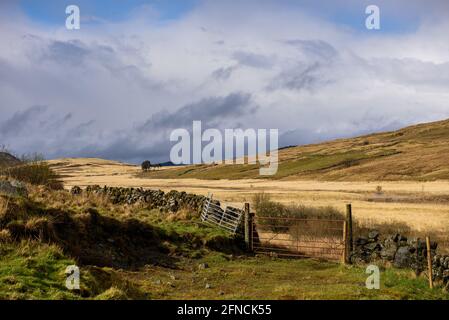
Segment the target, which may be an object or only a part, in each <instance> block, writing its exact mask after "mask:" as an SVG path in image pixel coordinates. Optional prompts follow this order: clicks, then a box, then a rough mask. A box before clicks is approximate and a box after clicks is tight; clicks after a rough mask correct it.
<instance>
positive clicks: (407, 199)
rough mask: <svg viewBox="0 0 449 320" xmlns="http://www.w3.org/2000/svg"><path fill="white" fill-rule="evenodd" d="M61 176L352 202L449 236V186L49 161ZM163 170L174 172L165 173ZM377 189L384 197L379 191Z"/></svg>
mask: <svg viewBox="0 0 449 320" xmlns="http://www.w3.org/2000/svg"><path fill="white" fill-rule="evenodd" d="M49 163H50V164H51V166H52V167H53V168H54V169H55V170H56V171H57V172H58V173H60V174H61V175H62V176H63V180H64V183H65V187H66V188H71V187H72V186H74V185H78V186H81V187H84V186H87V185H94V184H98V185H101V186H103V185H108V186H122V187H143V188H153V189H162V190H164V191H168V190H172V189H176V190H180V191H186V192H192V193H197V194H203V195H207V194H208V193H209V192H211V193H213V194H214V197H216V198H217V199H219V200H222V201H224V202H229V203H233V204H236V205H242V204H243V203H244V202H247V201H248V202H251V200H252V197H253V195H254V194H256V193H260V192H265V193H269V194H270V195H271V198H272V200H275V201H279V202H282V203H287V204H288V203H301V204H305V205H310V206H317V207H319V206H328V205H329V206H333V207H336V208H338V209H340V210H344V208H345V204H346V203H352V205H353V215H354V217H355V219H357V220H359V221H360V222H361V223H362V224H364V225H367V226H371V225H375V224H379V223H380V224H382V223H392V222H401V223H405V224H406V225H407V226H409V227H410V228H411V229H412V230H413V232H414V233H416V234H417V235H419V236H421V235H424V234H433V235H438V238H440V241H441V240H443V239H446V234H448V233H449V182H448V181H431V182H416V181H381V182H376V181H372V182H361V181H331V182H326V181H313V180H290V179H289V180H263V179H241V180H226V179H220V180H201V179H149V178H142V177H140V176H138V174H139V173H140V167H139V166H134V165H129V164H123V163H120V162H115V161H108V160H102V159H85V158H82V159H59V160H51V161H49ZM160 170H170V169H167V168H162V169H160ZM378 186H381V187H382V192H381V193H379V192H377V191H378V190H377V188H378Z"/></svg>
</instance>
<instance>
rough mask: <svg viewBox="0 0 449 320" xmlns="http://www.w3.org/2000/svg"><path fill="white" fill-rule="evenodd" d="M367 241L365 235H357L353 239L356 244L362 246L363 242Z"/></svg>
mask: <svg viewBox="0 0 449 320" xmlns="http://www.w3.org/2000/svg"><path fill="white" fill-rule="evenodd" d="M367 243H368V239H367V238H365V237H358V238H357V239H356V240H355V244H356V246H363V245H365V244H367Z"/></svg>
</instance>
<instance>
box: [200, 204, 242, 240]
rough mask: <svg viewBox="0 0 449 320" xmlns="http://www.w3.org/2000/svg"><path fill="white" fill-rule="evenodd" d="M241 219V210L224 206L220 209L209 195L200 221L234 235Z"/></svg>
mask: <svg viewBox="0 0 449 320" xmlns="http://www.w3.org/2000/svg"><path fill="white" fill-rule="evenodd" d="M242 218H243V210H241V209H238V208H234V207H231V206H226V208H225V209H222V208H221V206H220V205H219V202H218V201H214V200H213V199H212V195H209V196H208V197H207V199H206V201H205V203H204V205H203V210H202V212H201V220H202V221H203V222H205V223H208V224H212V225H215V226H218V227H220V228H221V229H223V230H225V231H227V232H229V233H231V234H236V233H237V231H238V230H239V227H240V225H241V222H242Z"/></svg>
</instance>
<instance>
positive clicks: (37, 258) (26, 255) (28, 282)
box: [0, 241, 79, 299]
mask: <svg viewBox="0 0 449 320" xmlns="http://www.w3.org/2000/svg"><path fill="white" fill-rule="evenodd" d="M0 255H1V257H2V258H1V260H0V299H78V298H79V295H77V294H75V293H73V292H71V291H69V290H67V289H66V287H65V279H66V276H65V274H64V272H65V269H66V267H67V266H69V265H74V264H75V261H74V260H73V259H70V258H67V257H65V256H64V254H63V253H62V251H61V250H60V249H59V248H58V247H57V246H54V245H44V244H38V243H35V242H25V241H24V242H22V243H19V244H4V243H3V244H0Z"/></svg>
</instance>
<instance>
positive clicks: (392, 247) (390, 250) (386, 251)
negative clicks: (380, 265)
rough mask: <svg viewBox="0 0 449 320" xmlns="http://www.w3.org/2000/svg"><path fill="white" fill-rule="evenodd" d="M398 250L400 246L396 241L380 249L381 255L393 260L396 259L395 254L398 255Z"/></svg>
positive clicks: (383, 257) (385, 258)
mask: <svg viewBox="0 0 449 320" xmlns="http://www.w3.org/2000/svg"><path fill="white" fill-rule="evenodd" d="M397 250H398V247H397V246H396V244H395V243H389V244H388V245H386V246H384V247H383V248H382V250H381V251H380V256H381V258H382V259H384V260H387V261H392V260H393V259H394V256H395V255H396V251H397Z"/></svg>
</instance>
